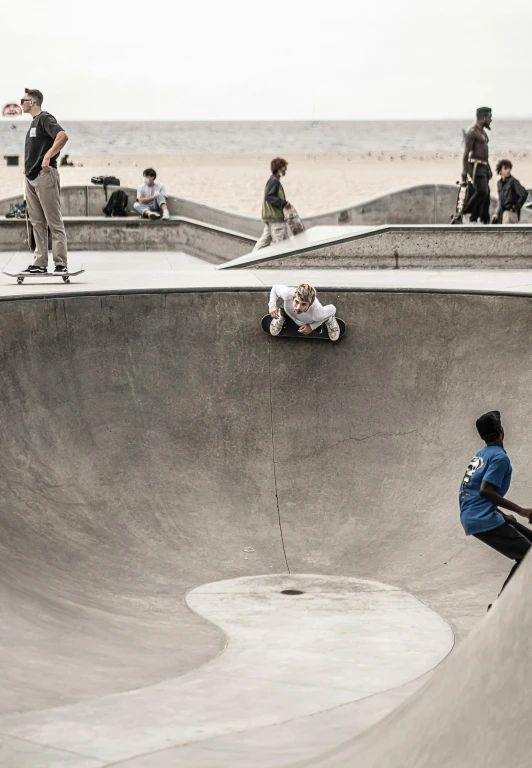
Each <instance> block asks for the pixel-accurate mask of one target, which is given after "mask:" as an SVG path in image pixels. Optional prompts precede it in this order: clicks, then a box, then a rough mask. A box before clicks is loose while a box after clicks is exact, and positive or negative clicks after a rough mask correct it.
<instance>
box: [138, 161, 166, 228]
mask: <svg viewBox="0 0 532 768" xmlns="http://www.w3.org/2000/svg"><path fill="white" fill-rule="evenodd" d="M156 178H157V173H156V172H155V171H154V170H153V168H146V170H145V171H144V183H143V184H142V185H141V186H140V187H139V188H138V189H137V202H136V203H133V208H134V209H135V210H136V212H137V213H138V214H139V215H140V216H143V217H144V218H146V219H160V218H161V216H162V218H163V219H169V218H170V212H169V211H168V206H167V204H166V197H167V195H166V189H165V187H164V184H156V183H155V179H156Z"/></svg>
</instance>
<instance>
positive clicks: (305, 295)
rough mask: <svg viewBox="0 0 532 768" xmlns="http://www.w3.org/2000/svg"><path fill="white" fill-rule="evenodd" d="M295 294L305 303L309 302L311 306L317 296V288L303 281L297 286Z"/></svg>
mask: <svg viewBox="0 0 532 768" xmlns="http://www.w3.org/2000/svg"><path fill="white" fill-rule="evenodd" d="M294 295H295V296H297V298H298V299H299V301H304V302H305V304H308V305H309V307H310V305H311V304H312V303H313V302H314V299H315V298H316V289H315V288H313V287H312V286H311V285H309V284H308V283H301V285H298V286H297V288H296V292H295V294H294Z"/></svg>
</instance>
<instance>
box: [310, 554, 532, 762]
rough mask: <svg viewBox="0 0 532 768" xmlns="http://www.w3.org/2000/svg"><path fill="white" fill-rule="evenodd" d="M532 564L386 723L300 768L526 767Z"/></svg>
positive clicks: (530, 737) (531, 742) (530, 746)
mask: <svg viewBox="0 0 532 768" xmlns="http://www.w3.org/2000/svg"><path fill="white" fill-rule="evenodd" d="M531 575H532V558H530V556H528V557H527V559H526V560H525V562H524V563H523V566H522V568H521V569H520V570H519V571H518V573H517V574H516V576H515V578H514V579H513V580H512V582H511V583H510V584H509V586H508V587H507V589H506V590H505V592H504V597H503V598H501V600H499V601H497V603H496V604H495V605H494V607H493V608H492V610H491V611H490V613H489V615H487V616H486V617H485V618H484V619H483V620H482V622H481V623H480V625H479V626H478V627H477V629H476V630H475V632H474V633H473V634H472V635H471V636H470V637H469V638H468V639H467V641H466V642H465V643H464V644H463V646H462V647H461V648H459V649H458V650H457V651H456V652H455V653H454V654H452V655H451V656H450V657H449V658H448V659H447V660H446V661H445V662H444V663H443V664H442V665H441V667H440V668H439V669H438V670H437V671H436V673H435V674H434V675H433V676H432V677H431V678H430V679H429V680H428V682H427V683H426V684H425V685H424V686H423V687H422V688H421V690H420V691H419V692H417V693H416V694H415V695H413V696H412V698H411V699H409V700H407V701H406V702H405V703H404V704H403V705H402V706H401V707H399V708H397V709H396V710H395V711H394V712H393V713H392V714H390V715H389V716H388V717H387V718H386V719H385V720H383V721H382V722H380V723H378V724H377V725H375V726H374V727H373V728H372V729H371V730H368V731H367V732H366V733H364V734H363V735H361V736H360V737H359V738H357V739H356V740H355V741H349V742H347V743H346V744H344V745H342V746H341V747H340V748H334V749H332V750H331V751H329V753H328V754H325V755H323V756H322V757H320V758H317V759H312V760H310V761H309V760H304V761H301V762H298V763H297V766H298V768H303V766H305V768H356V767H358V766H367V768H403V767H404V766H416V768H433V766H438V768H471V766H483V767H485V768H501V766H512V768H528V766H530V753H531V751H532V730H531V729H530V725H529V720H530V685H529V677H530V673H529V669H528V667H529V665H528V659H529V658H530V650H531V640H530V633H529V628H530V623H531V621H532V608H531V604H530V578H531Z"/></svg>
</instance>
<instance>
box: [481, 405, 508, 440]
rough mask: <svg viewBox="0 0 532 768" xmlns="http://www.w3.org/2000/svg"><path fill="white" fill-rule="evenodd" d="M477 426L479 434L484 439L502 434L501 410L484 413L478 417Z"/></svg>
mask: <svg viewBox="0 0 532 768" xmlns="http://www.w3.org/2000/svg"><path fill="white" fill-rule="evenodd" d="M476 426H477V431H478V434H479V435H480V437H481V438H482V439H483V440H485V439H486V437H489V436H491V435H500V434H501V430H502V425H501V413H500V411H489V412H488V413H484V414H483V415H482V416H480V418H478V419H477V421H476Z"/></svg>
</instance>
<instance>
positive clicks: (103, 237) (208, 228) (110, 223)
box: [0, 216, 256, 264]
mask: <svg viewBox="0 0 532 768" xmlns="http://www.w3.org/2000/svg"><path fill="white" fill-rule="evenodd" d="M65 227H66V232H67V238H68V250H69V251H72V252H73V251H86V250H91V251H110V250H116V251H128V250H132V251H141V250H147V251H157V250H162V251H168V250H178V251H184V252H185V253H188V254H190V255H191V256H198V257H200V258H202V259H205V260H206V261H208V262H210V263H212V264H220V263H221V262H224V261H227V260H230V259H234V258H235V256H238V255H242V254H245V253H248V252H249V251H250V250H251V249H252V248H253V246H254V244H255V242H256V241H255V240H254V239H253V238H252V237H249V236H248V235H243V234H241V233H239V232H232V231H230V230H226V229H221V228H220V227H215V226H213V225H210V224H204V223H202V222H200V221H193V220H189V219H184V218H173V219H169V220H168V221H162V220H158V221H149V220H148V219H141V218H140V217H136V218H133V217H132V218H117V219H111V218H97V217H90V216H84V217H79V218H65ZM26 237H27V232H26V223H25V221H23V220H21V219H0V251H4V252H5V251H23V252H26V253H27V252H28V247H27V245H25V243H24V240H25V238H26Z"/></svg>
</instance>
